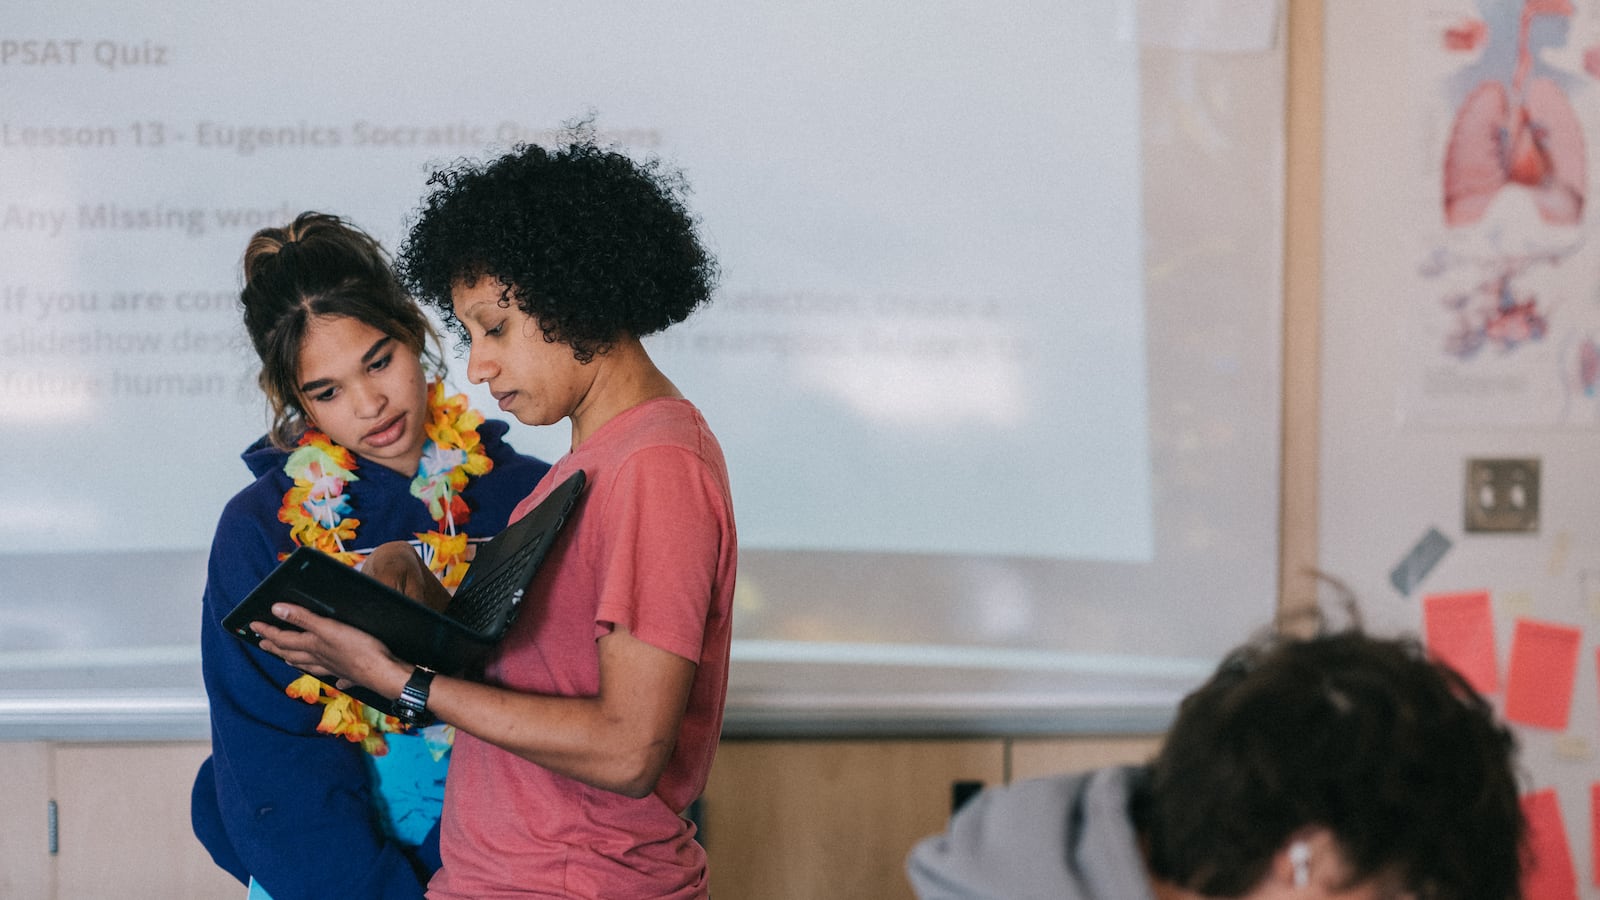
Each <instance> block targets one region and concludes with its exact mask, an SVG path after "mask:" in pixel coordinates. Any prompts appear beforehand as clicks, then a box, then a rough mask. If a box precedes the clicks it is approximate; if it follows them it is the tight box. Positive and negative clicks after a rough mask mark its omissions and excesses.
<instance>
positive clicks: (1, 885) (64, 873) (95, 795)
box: [0, 742, 245, 900]
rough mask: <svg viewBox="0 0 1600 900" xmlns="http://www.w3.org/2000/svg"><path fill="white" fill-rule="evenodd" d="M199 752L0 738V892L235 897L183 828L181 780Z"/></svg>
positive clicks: (202, 746) (23, 896)
mask: <svg viewBox="0 0 1600 900" xmlns="http://www.w3.org/2000/svg"><path fill="white" fill-rule="evenodd" d="M209 752H210V745H209V744H207V743H204V742H192V743H160V744H100V743H94V744H46V743H5V742H0V764H3V765H4V766H5V772H6V776H7V777H6V802H5V806H4V812H3V814H0V897H5V898H7V900H12V898H15V900H52V898H57V897H60V898H78V897H162V898H172V900H218V898H223V900H228V898H238V900H243V898H244V895H245V889H244V887H243V886H242V885H240V884H239V882H237V881H234V880H233V878H232V877H231V876H229V875H228V874H227V873H225V872H223V871H222V870H221V869H219V868H217V867H216V865H215V864H214V863H212V862H211V857H210V856H209V855H207V854H206V852H205V849H204V848H203V847H201V846H200V842H199V841H198V840H196V839H195V837H194V833H193V831H192V830H191V829H190V827H189V787H190V785H191V784H192V783H193V782H194V773H195V770H196V769H197V768H199V766H200V761H201V760H202V759H204V758H205V756H206V754H207V753H209ZM52 800H53V801H54V802H55V812H56V827H57V831H56V836H57V840H56V848H55V852H54V853H52V852H51V841H50V809H51V801H52Z"/></svg>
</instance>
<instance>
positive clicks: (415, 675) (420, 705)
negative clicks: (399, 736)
mask: <svg viewBox="0 0 1600 900" xmlns="http://www.w3.org/2000/svg"><path fill="white" fill-rule="evenodd" d="M433 675H434V672H433V670H432V669H425V668H423V667H422V666H417V667H416V668H415V669H413V670H412V671H411V677H410V678H408V679H406V686H405V687H403V688H401V689H400V696H399V697H398V698H396V699H395V702H394V705H395V711H394V712H395V715H396V716H397V717H398V718H401V719H404V720H405V721H407V722H410V723H411V724H413V725H418V724H422V723H423V722H426V721H427V720H428V719H430V718H431V717H430V716H429V715H428V689H429V688H430V687H432V686H433Z"/></svg>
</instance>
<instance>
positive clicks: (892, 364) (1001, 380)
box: [801, 358, 1027, 426]
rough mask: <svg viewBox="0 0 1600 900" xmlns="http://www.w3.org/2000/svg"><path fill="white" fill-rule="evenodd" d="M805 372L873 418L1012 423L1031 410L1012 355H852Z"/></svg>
mask: <svg viewBox="0 0 1600 900" xmlns="http://www.w3.org/2000/svg"><path fill="white" fill-rule="evenodd" d="M801 377H803V378H804V379H805V380H806V381H807V382H809V383H810V384H811V385H812V386H813V387H815V388H817V389H819V390H821V391H824V392H826V393H828V394H831V395H834V396H836V397H838V398H839V399H841V400H843V401H845V402H846V403H847V404H848V405H850V406H852V407H854V408H855V409H856V411H857V412H859V413H860V414H861V416H862V418H864V419H867V420H869V421H875V422H884V423H889V424H893V425H900V426H937V425H949V424H950V423H952V422H965V423H968V424H972V423H978V424H988V425H996V426H1012V425H1016V424H1017V423H1019V422H1021V421H1022V419H1023V418H1024V417H1025V416H1026V415H1027V404H1026V402H1025V401H1024V399H1023V397H1024V393H1023V380H1024V379H1023V372H1022V366H1021V365H1020V364H1019V363H1016V362H1011V361H1007V360H999V359H992V360H983V361H979V362H968V363H963V364H958V365H950V364H947V363H941V362H937V361H934V360H924V359H892V358H890V359H875V360H874V359H851V360H839V361H836V363H835V364H833V365H828V366H823V365H821V364H817V365H811V366H808V367H806V370H805V371H804V372H803V373H802V375H801Z"/></svg>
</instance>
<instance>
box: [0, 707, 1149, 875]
mask: <svg viewBox="0 0 1600 900" xmlns="http://www.w3.org/2000/svg"><path fill="white" fill-rule="evenodd" d="M1159 741H1160V739H1159V737H1158V736H1147V735H1136V736H1129V737H1083V738H1059V739H1051V738H1013V739H1002V738H993V739H983V740H937V739H928V740H910V739H908V740H865V739H850V740H731V739H730V740H726V741H724V742H723V744H722V746H721V748H720V749H719V750H718V753H717V763H716V767H715V768H714V769H713V770H712V773H711V781H710V783H709V784H708V786H707V788H706V795H705V798H704V800H703V802H702V808H701V816H700V819H701V823H702V825H703V831H702V834H701V837H702V839H703V840H704V841H705V845H706V851H707V853H708V854H709V856H710V859H711V881H712V886H713V890H714V891H715V892H716V893H715V895H716V896H719V897H759V898H763V900H789V898H792V900H809V898H828V900H851V898H862V900H897V898H901V900H909V898H911V896H912V894H911V888H910V885H909V884H908V883H907V881H906V877H905V858H906V854H907V853H908V852H909V851H910V849H911V846H912V845H913V844H915V843H916V842H917V841H918V840H920V839H922V838H923V837H926V836H928V835H931V834H934V833H936V832H938V831H940V830H942V829H943V828H944V827H945V824H946V822H947V821H948V819H949V817H950V807H951V802H952V787H953V786H954V785H955V784H956V783H958V782H979V783H982V784H985V785H992V784H999V783H1002V782H1004V781H1006V780H1008V779H1009V780H1012V781H1016V780H1020V779H1024V778H1033V777H1037V776H1041V775H1049V774H1054V773H1058V772H1067V771H1077V770H1082V769H1087V768H1094V767H1099V766H1105V765H1115V764H1118V763H1129V762H1142V761H1144V760H1147V759H1148V758H1149V757H1150V755H1151V754H1152V753H1154V752H1155V749H1156V747H1157V746H1158V745H1159ZM209 750H210V748H209V745H208V744H206V743H205V742H179V743H161V744H135V743H128V744H113V743H83V744H54V745H51V744H45V743H0V764H4V766H5V771H6V772H7V776H8V777H7V787H6V803H5V806H4V808H3V813H0V897H5V898H7V900H11V898H16V900H53V898H57V897H60V898H79V897H162V898H174V900H188V898H194V900H216V898H222V900H233V898H238V900H242V898H243V897H244V888H243V887H241V886H240V885H239V883H238V882H236V881H234V880H233V879H232V878H231V877H229V876H228V875H227V874H225V873H224V872H223V871H222V870H221V869H218V868H217V867H216V866H215V864H213V863H212V862H211V859H210V857H209V856H207V855H206V852H205V850H204V849H203V848H202V847H201V846H200V843H199V842H198V841H197V840H195V838H194V835H193V833H192V831H191V830H190V827H189V788H190V785H191V783H192V782H193V779H194V773H195V770H196V769H197V768H198V767H199V765H200V761H201V760H202V759H204V758H205V756H206V754H207V753H208V752H209ZM52 799H54V801H55V803H56V809H57V815H58V837H59V840H58V847H59V849H58V852H57V853H56V854H55V855H51V853H50V846H49V831H48V822H49V819H48V810H49V805H50V801H51V800H52Z"/></svg>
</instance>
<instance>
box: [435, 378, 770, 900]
mask: <svg viewBox="0 0 1600 900" xmlns="http://www.w3.org/2000/svg"><path fill="white" fill-rule="evenodd" d="M576 469H582V470H583V472H584V474H585V476H586V477H587V479H588V483H587V486H586V487H585V488H584V493H583V495H582V497H581V498H580V499H579V501H578V505H577V507H576V509H575V510H574V511H573V514H572V517H571V519H570V520H569V521H568V522H567V525H566V528H565V529H564V532H563V535H562V537H561V538H560V540H559V541H557V543H556V546H555V547H554V548H553V549H552V550H551V553H550V556H549V557H548V558H547V559H546V561H545V563H544V565H543V566H542V567H541V568H540V570H539V574H538V575H537V576H535V578H534V580H533V582H532V583H531V584H530V585H529V587H528V593H527V595H526V598H525V599H524V600H523V601H522V611H521V612H520V613H519V614H518V616H517V620H516V623H515V624H514V625H513V626H512V629H511V631H510V632H509V633H508V634H507V635H506V637H505V640H504V642H503V643H502V644H501V646H500V649H499V650H498V651H497V653H496V655H495V657H494V659H493V660H491V662H490V664H489V668H488V671H487V680H488V681H489V683H491V684H499V685H504V686H506V687H509V688H514V689H516V690H520V691H527V692H531V693H538V694H550V695H558V696H593V695H595V694H597V693H598V692H599V688H600V665H599V653H598V648H597V646H596V643H595V642H596V640H597V639H598V638H599V637H601V636H603V635H605V634H607V633H609V632H610V630H611V627H612V626H613V625H615V624H620V625H623V626H625V627H627V629H628V630H629V631H630V632H632V634H633V635H634V636H635V637H637V638H638V639H640V640H642V641H644V642H646V643H648V644H650V645H652V646H654V647H658V648H660V649H662V650H665V651H667V652H668V653H673V654H676V655H678V656H681V657H683V658H685V659H689V660H692V661H694V662H695V663H696V664H697V668H696V670H695V677H694V685H693V687H692V688H691V689H690V694H689V705H688V709H687V711H686V712H685V713H684V717H683V723H682V725H681V726H680V728H679V730H678V740H677V745H676V748H675V749H674V750H673V753H672V758H671V759H670V760H669V761H668V762H667V767H666V770H665V771H664V772H663V773H662V775H661V779H660V781H659V782H658V783H657V785H656V789H655V792H654V793H652V794H651V795H650V796H648V797H644V798H641V799H637V800H636V799H632V798H629V797H624V796H623V795H621V794H616V793H612V792H610V791H607V790H603V789H601V788H597V787H590V786H589V785H586V784H583V783H582V782H578V781H574V780H572V779H570V778H567V777H564V776H562V775H558V774H556V773H554V772H551V771H549V770H547V769H545V768H543V767H541V766H538V765H535V764H534V763H531V762H528V761H526V760H524V759H522V758H520V757H517V756H515V755H513V754H511V753H508V752H506V751H504V750H501V749H500V748H498V747H495V746H493V745H491V744H487V743H485V742H483V741H480V740H478V739H476V738H474V737H473V736H472V735H469V734H467V733H465V732H462V733H460V734H458V735H457V738H456V742H455V750H454V751H453V753H452V759H451V763H450V776H449V779H448V781H447V782H446V786H445V807H444V821H443V825H442V830H441V838H440V844H441V846H440V851H441V854H442V856H443V858H444V868H443V869H441V870H440V871H439V873H438V874H437V875H435V876H434V878H433V881H432V882H431V883H430V884H429V885H428V896H429V897H432V898H441V900H443V898H463V900H464V898H471V900H489V898H497V897H529V896H533V897H541V896H550V897H704V896H706V894H707V892H708V878H707V872H706V858H705V851H704V850H703V849H701V847H700V845H699V844H698V843H697V842H696V841H695V840H694V828H693V826H692V825H690V824H689V822H688V821H687V820H685V819H684V818H682V816H681V815H680V814H681V813H682V812H683V810H684V809H685V808H686V807H687V806H688V805H689V803H690V802H691V801H693V800H694V799H695V798H696V797H698V796H699V795H700V793H701V791H702V790H703V789H704V788H705V784H706V777H707V776H708V774H709V773H710V771H711V761H712V758H713V757H714V756H715V754H716V749H717V740H718V738H719V736H720V734H721V731H722V708H723V702H724V700H725V699H726V697H727V686H728V645H729V640H730V638H731V636H732V617H731V612H732V604H733V582H734V570H735V565H736V562H737V558H738V546H737V538H736V535H735V532H734V523H733V501H732V497H731V494H730V492H729V489H728V473H727V466H726V465H725V463H724V462H723V458H722V450H721V448H720V447H719V446H718V445H717V440H716V438H715V437H714V436H712V434H711V431H710V429H709V428H707V427H706V423H705V420H704V419H703V418H701V416H700V413H699V411H698V410H696V409H695V407H694V406H693V405H692V404H690V403H689V402H688V401H686V400H676V399H667V400H652V401H650V402H647V403H644V404H641V405H639V406H636V407H634V408H632V409H630V410H628V411H626V412H624V413H622V414H621V415H618V416H617V417H616V418H614V419H612V420H611V421H609V422H607V423H606V424H605V425H604V426H602V427H601V428H600V429H599V430H598V431H596V432H595V433H594V434H593V435H591V436H590V437H589V439H588V440H586V441H585V442H584V443H583V445H582V446H580V447H579V448H578V449H577V450H574V451H573V452H572V453H570V454H568V455H567V456H565V457H563V458H562V459H561V460H560V461H559V462H557V463H556V464H555V467H554V468H552V469H551V470H550V472H549V474H547V475H546V476H545V478H544V480H542V481H541V482H540V483H539V486H538V487H536V488H535V489H534V491H533V493H532V494H531V495H529V496H528V498H527V499H526V500H524V501H523V502H522V503H521V504H520V505H519V506H518V507H517V509H516V511H515V512H513V514H512V520H513V521H515V520H516V519H518V518H520V517H521V516H522V515H524V514H525V513H526V512H527V511H528V510H529V509H531V508H532V507H533V505H534V504H536V503H537V502H538V501H539V500H540V499H542V498H543V497H544V495H545V494H546V493H547V492H548V491H549V489H550V487H551V486H553V485H556V484H559V483H560V482H561V481H562V480H564V479H565V478H566V477H567V475H568V474H570V473H571V472H573V471H574V470H576Z"/></svg>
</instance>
